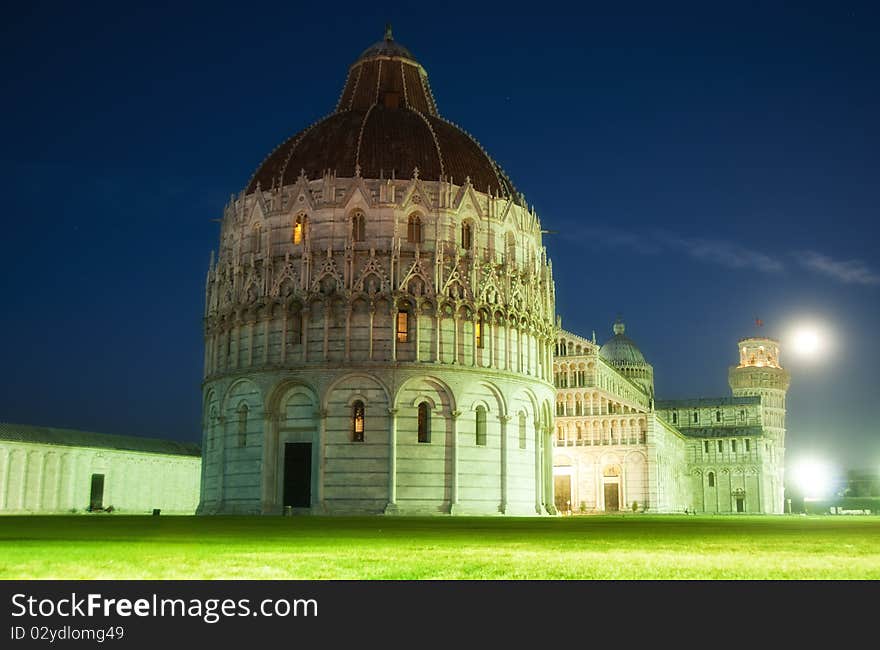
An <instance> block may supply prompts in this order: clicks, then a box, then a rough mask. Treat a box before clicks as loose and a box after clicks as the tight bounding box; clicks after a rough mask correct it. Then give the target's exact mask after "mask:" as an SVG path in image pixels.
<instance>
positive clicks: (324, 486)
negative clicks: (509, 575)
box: [198, 31, 788, 514]
mask: <svg viewBox="0 0 880 650" xmlns="http://www.w3.org/2000/svg"><path fill="white" fill-rule="evenodd" d="M221 223H222V225H221V232H220V248H219V254H218V255H217V257H216V259H214V258H213V256H212V260H211V263H210V268H209V270H208V275H207V281H206V304H205V368H204V383H203V450H204V451H203V454H204V462H203V465H202V481H201V500H200V505H199V510H198V511H199V512H200V513H206V514H210V513H263V514H273V513H274V514H278V513H282V512H294V511H299V510H302V511H308V512H313V513H387V514H397V513H401V514H439V513H452V514H456V513H472V514H499V513H502V514H511V513H512V514H546V513H554V512H557V511H558V510H561V511H569V512H570V511H574V512H580V511H583V512H593V511H617V510H622V509H636V510H645V509H647V510H649V511H660V512H665V511H682V510H685V509H687V510H696V511H701V512H779V511H780V510H781V508H782V491H781V490H782V488H781V486H782V469H781V468H782V459H783V452H784V432H785V429H784V414H785V410H784V398H785V390H786V388H787V385H788V376H787V374H786V373H785V371H784V370H782V369H781V368H780V367H779V366H778V356H779V355H778V346H777V344H776V343H775V342H773V341H770V340H763V339H762V340H757V339H754V340H753V339H747V340H745V341H743V342H741V364H740V365H739V366H738V367H736V368H734V369H732V370H731V373H730V383H731V387H732V389H733V397H730V398H719V399H714V400H706V399H700V400H689V401H684V402H655V398H654V370H653V368H652V367H651V365H650V364H649V363H648V362H647V361H646V360H645V358H644V356H643V355H642V353H641V352H640V351H639V349H638V347H637V346H636V345H635V343H634V342H633V341H632V340H631V339H629V338H628V337H627V336H626V334H625V328H624V326H623V324H622V323H617V324H615V326H614V336H613V337H612V338H611V339H610V340H609V341H608V342H606V343H605V345H603V346H602V347H601V348H600V347H599V346H598V345H596V343H595V340H587V339H584V338H581V337H579V336H576V335H574V334H571V333H568V332H565V331H564V330H561V327H559V326H558V325H557V323H556V322H555V313H556V310H555V302H554V285H553V278H552V272H551V265H550V262H549V260H548V258H547V253H546V250H545V249H544V247H543V244H542V240H541V234H542V230H541V223H540V221H539V219H538V217H537V215H536V214H535V213H534V211H533V210H530V209H529V208H528V207H527V205H526V202H525V199H524V197H523V196H522V194H520V193H518V192H517V191H516V189H515V188H514V186H513V184H512V182H511V181H510V179H509V178H508V177H507V176H506V175H505V174H504V172H503V171H502V170H501V169H500V167H499V166H498V165H497V163H496V162H495V161H494V160H492V158H491V157H489V155H488V154H487V153H486V152H485V151H484V150H483V149H482V147H481V146H480V145H479V144H478V143H477V142H476V140H474V139H473V138H472V137H471V136H470V135H469V134H467V133H466V132H464V131H462V130H461V129H460V128H459V127H457V126H456V125H454V124H452V123H450V122H448V121H447V120H445V119H443V117H441V115H440V113H439V112H438V109H437V104H436V101H435V99H434V95H433V93H432V91H431V89H430V86H429V84H428V78H427V74H426V72H425V70H424V68H423V67H422V66H421V65H420V64H419V63H418V62H417V61H416V60H415V58H414V57H413V56H412V54H411V53H410V52H409V51H408V50H407V49H406V48H404V47H402V46H401V45H400V44H399V43H397V42H396V41H394V40H393V38H392V37H391V34H390V31H389V32H388V33H386V37H385V39H384V40H383V41H380V42H379V43H377V44H375V45H374V46H372V47H370V48H369V49H367V50H366V51H364V52H363V54H362V55H361V56H360V58H358V59H357V61H355V63H354V64H353V65H352V66H351V68H350V69H349V71H348V76H347V78H346V80H345V82H344V84H343V89H342V93H341V95H340V98H339V101H338V103H337V106H336V108H335V110H334V111H333V112H332V113H331V114H330V115H328V116H327V117H325V118H323V119H321V120H319V121H318V122H316V123H315V124H313V125H311V126H309V127H307V128H306V129H303V130H302V131H300V132H299V133H297V134H296V135H294V136H293V137H291V138H289V139H288V140H286V141H285V142H283V143H282V144H281V145H279V146H278V147H277V148H276V149H275V150H274V151H272V152H271V153H270V154H269V156H268V157H267V158H266V159H265V160H264V161H263V163H262V164H261V165H260V166H259V168H258V169H257V170H256V172H255V173H254V175H253V176H252V178H251V179H250V181H249V182H248V184H247V186H246V187H245V189H244V190H243V191H242V192H241V193H240V194H239V195H238V196H235V197H233V198H232V199H231V201H230V202H229V204H228V205H227V206H226V208H225V210H224V213H223V218H222V220H221ZM554 384H555V385H554ZM554 418H555V424H554ZM554 493H555V496H554Z"/></svg>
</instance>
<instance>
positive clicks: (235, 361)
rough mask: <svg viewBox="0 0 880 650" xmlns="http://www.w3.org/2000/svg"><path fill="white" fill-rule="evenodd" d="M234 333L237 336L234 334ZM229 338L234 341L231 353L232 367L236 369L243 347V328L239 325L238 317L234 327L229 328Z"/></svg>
mask: <svg viewBox="0 0 880 650" xmlns="http://www.w3.org/2000/svg"><path fill="white" fill-rule="evenodd" d="M233 334H234V335H235V336H233ZM229 338H230V340H231V341H232V344H231V346H230V347H231V348H232V350H231V355H232V368H233V369H236V368H238V366H239V359H238V351H239V349H240V348H241V328H240V327H239V321H238V317H237V316H236V317H235V321H234V322H233V324H232V327H231V328H230V329H229Z"/></svg>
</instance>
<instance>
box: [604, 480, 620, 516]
mask: <svg viewBox="0 0 880 650" xmlns="http://www.w3.org/2000/svg"><path fill="white" fill-rule="evenodd" d="M618 492H619V490H618V489H617V483H606V484H605V512H615V511H617V510H620V497H619V495H618Z"/></svg>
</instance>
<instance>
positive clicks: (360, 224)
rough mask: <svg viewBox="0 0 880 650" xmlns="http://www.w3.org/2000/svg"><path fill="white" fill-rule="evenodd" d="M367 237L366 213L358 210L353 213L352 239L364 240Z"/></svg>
mask: <svg viewBox="0 0 880 650" xmlns="http://www.w3.org/2000/svg"><path fill="white" fill-rule="evenodd" d="M366 238H367V219H366V217H365V216H364V213H363V212H361V211H360V210H358V211H357V212H355V213H354V214H353V215H351V239H352V241H364V240H365V239H366Z"/></svg>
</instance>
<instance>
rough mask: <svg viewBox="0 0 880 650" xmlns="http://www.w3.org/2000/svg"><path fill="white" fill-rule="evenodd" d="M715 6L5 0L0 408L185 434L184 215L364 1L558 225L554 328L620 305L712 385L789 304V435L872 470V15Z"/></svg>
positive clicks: (201, 246)
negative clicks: (813, 333) (815, 353)
mask: <svg viewBox="0 0 880 650" xmlns="http://www.w3.org/2000/svg"><path fill="white" fill-rule="evenodd" d="M610 4H617V5H620V8H617V9H615V8H609V5H610ZM717 4H718V3H705V2H703V3H692V4H680V3H656V2H651V3H636V2H628V3H596V4H593V3H583V2H582V3H576V4H573V5H570V6H566V5H562V4H553V5H534V4H533V5H530V7H531V9H516V8H515V6H514V5H512V4H511V3H498V4H494V5H491V4H477V3H473V4H468V5H463V6H461V7H458V8H456V9H455V10H447V9H444V8H443V5H438V4H436V3H433V4H432V3H419V4H414V5H412V7H411V8H408V7H407V6H406V5H404V4H402V3H377V4H376V5H375V6H374V7H370V3H362V2H359V3H352V4H351V6H350V7H348V8H346V6H345V5H344V3H333V4H331V5H328V4H326V3H308V4H306V3H291V2H286V3H277V4H260V3H256V4H255V3H251V4H237V5H223V4H221V3H216V2H213V3H194V4H190V5H184V6H179V5H178V4H176V3H174V4H171V3H169V4H168V5H166V6H162V7H157V6H152V7H146V6H142V7H136V6H131V5H129V4H128V3H125V4H122V5H120V4H119V3H103V2H101V3H73V4H71V3H57V4H47V3H40V2H36V3H30V4H27V5H23V4H22V3H19V4H18V5H13V6H11V7H10V8H7V9H6V10H5V12H4V14H5V15H4V24H3V25H2V27H0V30H2V46H0V47H2V49H3V56H2V57H0V71H2V79H3V87H4V88H3V106H2V117H3V119H2V120H0V135H2V140H0V141H2V150H0V152H2V153H0V178H2V181H0V182H2V185H3V190H4V191H3V197H4V203H5V205H4V209H3V214H4V219H3V220H4V227H3V232H4V244H5V246H4V269H3V274H2V280H0V281H2V284H3V312H2V317H0V334H2V340H3V341H4V342H5V343H6V347H5V349H4V353H3V363H2V369H3V373H2V382H3V385H2V391H0V420H6V421H12V422H24V423H33V424H50V425H56V426H69V427H75V428H85V429H92V430H98V431H104V432H108V433H125V434H138V435H150V436H159V437H173V438H178V439H183V440H193V441H195V440H198V439H199V401H200V388H199V385H200V381H201V369H202V353H203V351H202V335H201V317H202V306H203V295H202V294H203V290H204V275H205V271H206V267H207V263H208V258H209V255H210V250H211V249H212V248H214V247H215V246H216V240H217V236H218V229H217V224H216V223H213V222H212V221H211V219H214V218H217V217H219V216H220V213H221V209H222V206H223V204H224V203H225V201H226V200H227V199H228V197H229V195H230V194H231V193H233V192H238V191H239V190H240V189H241V188H242V187H243V186H244V185H245V183H246V181H247V179H248V178H249V176H250V174H251V173H252V172H253V170H254V169H255V167H256V166H257V165H258V164H259V162H260V161H261V160H262V159H263V157H264V156H265V155H266V154H267V153H268V152H269V151H270V150H271V149H273V148H274V147H275V146H276V145H277V144H278V143H279V142H281V141H282V140H283V139H284V138H286V137H288V136H289V135H291V134H292V133H294V132H296V131H298V130H299V129H301V128H302V127H303V126H305V125H307V124H309V123H311V122H313V121H314V120H316V119H318V118H319V117H321V116H323V115H325V114H327V113H328V112H330V111H331V110H332V109H333V107H334V106H335V102H336V100H337V98H338V96H339V92H340V90H341V88H342V84H343V81H344V79H345V73H346V70H347V68H348V66H349V65H350V64H351V63H352V62H353V61H354V59H355V58H356V57H357V56H358V54H359V53H360V52H361V51H362V50H363V49H364V48H366V47H367V46H368V45H370V44H371V43H373V42H374V41H376V40H379V38H380V37H381V35H382V30H383V26H384V23H385V22H386V21H388V20H390V21H392V22H393V24H394V33H395V37H396V38H397V39H398V40H399V41H400V42H401V43H403V44H404V45H406V46H407V47H408V48H410V49H411V50H412V51H413V53H414V54H415V55H416V57H417V58H418V59H419V60H420V61H421V62H422V64H423V65H424V66H425V67H426V68H427V70H428V73H429V75H430V80H431V85H432V87H433V90H434V93H435V95H436V97H437V101H438V104H439V108H440V111H441V113H442V114H443V115H444V116H445V117H447V118H448V119H451V120H452V121H454V122H457V123H459V124H461V125H462V126H463V127H464V128H466V129H467V130H468V131H470V132H471V133H473V134H475V136H476V137H477V138H478V139H479V140H480V141H481V143H482V144H483V145H484V146H485V147H486V149H487V150H488V151H490V152H491V153H492V155H493V156H494V157H495V158H496V159H497V160H498V161H499V162H500V163H501V165H502V166H503V167H504V168H505V169H506V171H507V172H508V173H509V174H510V176H511V177H512V179H513V180H514V182H515V183H516V184H517V186H518V188H519V189H520V190H521V191H523V192H524V193H525V194H526V197H527V199H528V201H529V202H530V203H533V204H534V205H535V207H536V208H537V210H538V213H539V215H540V216H541V218H542V220H543V222H544V225H545V227H547V228H549V229H552V230H556V231H558V232H559V234H556V235H550V236H548V238H547V240H546V243H547V246H548V249H549V251H550V254H551V256H552V258H553V263H554V270H555V274H556V281H557V292H558V306H559V312H560V314H561V315H562V317H563V324H564V326H565V327H567V328H569V329H572V330H575V331H578V332H581V333H582V334H584V335H586V336H589V335H590V333H591V331H592V330H594V329H595V330H596V333H597V336H598V338H599V339H600V341H601V340H604V339H605V338H607V336H608V335H609V334H610V325H611V322H612V321H613V319H614V317H615V315H616V314H617V313H621V314H622V315H623V317H624V319H625V320H626V323H627V333H628V334H630V335H631V336H632V338H634V339H635V340H636V341H637V342H638V343H639V345H640V346H641V348H642V350H643V352H644V353H645V355H646V356H647V357H648V359H649V360H650V361H651V362H652V363H653V364H654V367H655V376H656V383H657V391H658V395H659V396H661V397H668V398H677V397H689V396H715V395H726V394H728V392H729V391H728V387H727V367H728V365H729V364H731V363H733V362H734V361H735V360H736V341H737V339H739V338H741V337H743V336H748V335H751V334H753V333H755V328H754V318H755V317H756V316H759V317H760V318H762V319H763V320H764V322H765V327H764V328H763V331H764V333H766V334H768V335H771V336H774V335H775V336H779V337H782V338H783V344H785V342H786V339H785V337H786V336H787V332H788V331H789V329H790V327H791V326H792V325H793V324H794V323H796V322H798V321H799V320H802V319H804V318H807V317H809V318H810V319H813V320H817V321H819V322H821V323H823V324H824V326H825V327H826V328H828V330H829V331H830V332H831V339H832V340H833V342H834V346H833V348H832V349H831V350H830V353H829V354H828V355H827V356H826V357H825V359H823V360H822V361H811V362H807V361H806V360H802V359H798V358H797V357H796V356H795V355H794V354H792V353H791V350H790V349H783V356H782V358H783V362H784V363H785V365H787V366H788V367H789V368H790V370H791V371H792V375H793V381H792V388H791V391H790V393H789V401H788V406H789V417H788V426H789V432H788V440H787V442H788V445H787V446H788V450H789V459H795V458H798V457H801V456H805V455H813V454H823V455H826V456H829V457H831V458H833V459H834V460H836V461H837V462H839V463H841V464H848V465H859V466H872V467H877V466H880V432H878V426H877V424H876V420H875V419H874V417H875V416H874V410H875V408H876V404H877V401H878V397H880V391H878V379H877V369H878V368H880V348H878V343H877V333H878V331H880V300H878V298H880V255H878V252H877V242H876V237H877V232H878V227H877V225H876V222H877V219H878V198H880V196H878V195H880V189H878V188H880V184H878V179H880V119H878V115H880V39H878V38H877V34H878V33H880V15H878V10H877V9H875V8H873V7H872V6H871V3H868V2H846V1H841V2H823V3H816V4H815V5H813V6H812V7H810V6H805V7H801V8H798V9H794V8H783V7H782V3H778V4H775V3H747V2H742V3H735V4H734V5H730V6H728V7H724V8H721V7H717V6H715V5H717ZM539 10H540V11H539Z"/></svg>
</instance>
